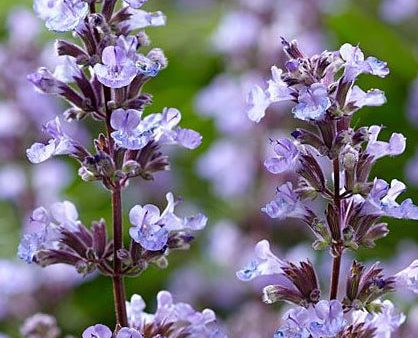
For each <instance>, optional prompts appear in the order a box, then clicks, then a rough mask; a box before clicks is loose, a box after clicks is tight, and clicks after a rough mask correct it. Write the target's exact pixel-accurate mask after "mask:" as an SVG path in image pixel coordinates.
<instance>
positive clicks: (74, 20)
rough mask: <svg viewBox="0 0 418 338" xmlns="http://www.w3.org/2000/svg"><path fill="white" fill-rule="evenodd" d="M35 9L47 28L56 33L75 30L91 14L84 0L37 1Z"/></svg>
mask: <svg viewBox="0 0 418 338" xmlns="http://www.w3.org/2000/svg"><path fill="white" fill-rule="evenodd" d="M33 7H34V10H35V13H36V14H37V15H38V16H39V17H40V18H41V19H42V20H44V21H45V24H46V27H47V28H48V29H49V30H52V31H56V32H66V31H71V30H73V29H75V28H76V27H77V26H78V25H79V24H80V22H81V21H82V20H83V19H84V18H85V17H86V16H87V14H88V12H89V6H88V4H87V2H85V1H83V0H35V1H34V6H33Z"/></svg>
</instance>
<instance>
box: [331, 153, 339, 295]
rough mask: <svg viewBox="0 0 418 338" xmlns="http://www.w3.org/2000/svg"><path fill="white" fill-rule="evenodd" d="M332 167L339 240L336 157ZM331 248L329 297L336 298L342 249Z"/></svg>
mask: <svg viewBox="0 0 418 338" xmlns="http://www.w3.org/2000/svg"><path fill="white" fill-rule="evenodd" d="M333 169H334V205H335V206H336V208H337V213H338V228H339V229H340V235H339V236H340V238H339V240H341V226H342V221H341V220H342V210H341V196H340V161H339V159H338V158H336V159H334V161H333ZM333 245H334V244H333ZM337 245H339V243H337ZM332 249H336V250H332V251H333V254H334V255H333V261H332V274H331V289H330V296H329V298H330V299H336V298H337V295H338V285H339V279H340V268H341V255H342V251H341V250H340V249H339V248H332Z"/></svg>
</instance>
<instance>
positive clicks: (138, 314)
mask: <svg viewBox="0 0 418 338" xmlns="http://www.w3.org/2000/svg"><path fill="white" fill-rule="evenodd" d="M144 309H145V303H144V301H143V299H142V297H141V296H139V295H134V296H132V299H131V302H128V303H127V310H128V317H129V319H130V323H131V325H134V326H135V327H143V326H144V325H146V324H154V325H156V326H159V325H162V324H163V325H164V326H165V325H167V324H171V323H182V326H183V325H184V326H185V329H186V331H187V332H188V333H189V334H190V335H191V336H192V337H202V338H226V336H224V335H222V334H221V331H220V330H219V328H218V326H217V325H216V316H215V313H214V312H213V311H212V310H209V309H204V310H203V311H202V312H199V311H196V310H194V309H193V308H192V307H191V306H190V305H189V304H186V303H175V302H174V301H173V297H172V295H171V293H170V292H168V291H160V292H159V293H158V295H157V310H156V311H155V314H149V313H146V312H144ZM125 331H126V332H128V330H125ZM120 332H122V330H121V331H120ZM131 332H132V331H131ZM135 333H136V332H135ZM126 337H129V336H126ZM132 337H133V338H137V336H135V335H133V336H132ZM138 337H142V336H138ZM83 338H84V337H83ZM117 338H125V336H121V337H119V335H118V336H117Z"/></svg>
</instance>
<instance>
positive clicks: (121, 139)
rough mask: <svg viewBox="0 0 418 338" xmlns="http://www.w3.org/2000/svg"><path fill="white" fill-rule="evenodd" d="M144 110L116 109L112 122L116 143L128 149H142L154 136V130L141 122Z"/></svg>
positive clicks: (113, 136)
mask: <svg viewBox="0 0 418 338" xmlns="http://www.w3.org/2000/svg"><path fill="white" fill-rule="evenodd" d="M141 115H142V112H140V111H138V110H134V109H128V110H124V109H116V110H115V111H113V113H112V116H111V119H110V124H111V126H112V128H113V129H115V131H114V132H112V134H111V136H112V138H113V139H114V140H115V143H116V144H117V145H119V146H121V147H123V148H126V149H142V148H144V147H145V146H146V145H147V144H148V142H150V141H151V140H152V138H153V133H152V130H150V129H147V128H146V127H145V126H144V125H143V124H141Z"/></svg>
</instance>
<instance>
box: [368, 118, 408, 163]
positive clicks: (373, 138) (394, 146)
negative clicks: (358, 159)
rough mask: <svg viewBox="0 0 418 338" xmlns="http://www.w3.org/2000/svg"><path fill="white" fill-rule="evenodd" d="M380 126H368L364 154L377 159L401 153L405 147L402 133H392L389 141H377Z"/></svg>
mask: <svg viewBox="0 0 418 338" xmlns="http://www.w3.org/2000/svg"><path fill="white" fill-rule="evenodd" d="M381 129H382V127H380V126H371V127H369V141H368V143H367V148H366V154H368V155H370V156H372V157H373V159H374V160H377V159H379V158H381V157H384V156H397V155H400V154H402V153H403V152H404V151H405V148H406V138H405V136H403V135H402V134H398V133H393V134H392V136H391V137H390V139H389V142H383V141H378V140H377V138H378V136H379V133H380V130H381Z"/></svg>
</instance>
